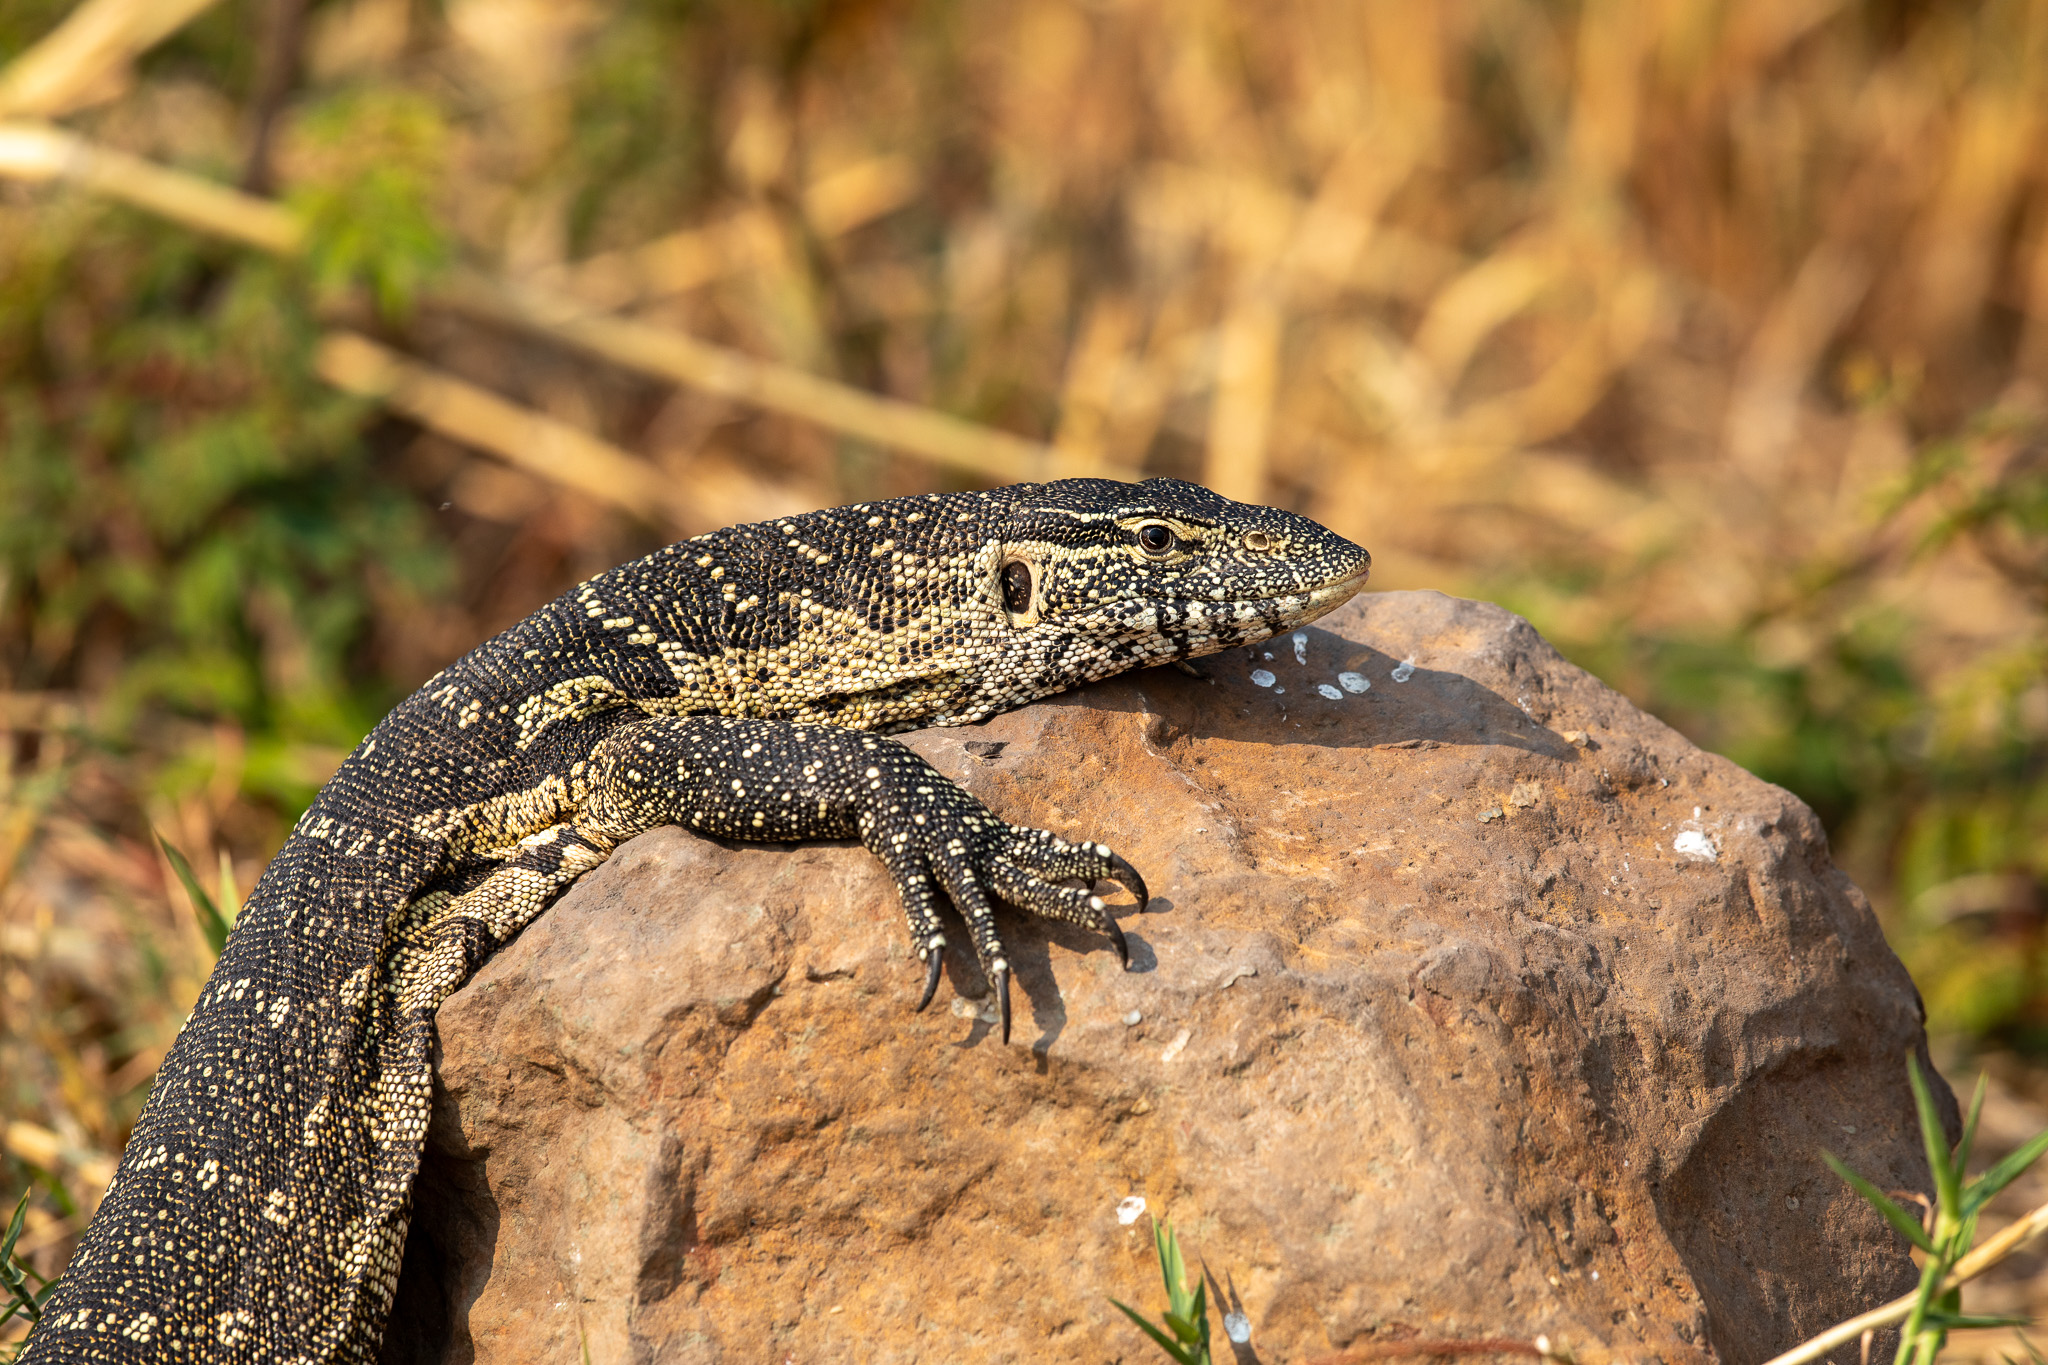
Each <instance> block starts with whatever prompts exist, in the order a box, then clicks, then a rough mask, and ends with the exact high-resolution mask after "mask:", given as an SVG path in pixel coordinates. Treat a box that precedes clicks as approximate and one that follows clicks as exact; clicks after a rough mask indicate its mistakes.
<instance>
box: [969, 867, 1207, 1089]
mask: <svg viewBox="0 0 2048 1365" xmlns="http://www.w3.org/2000/svg"><path fill="white" fill-rule="evenodd" d="M1153 905H1154V906H1155V907H1159V906H1164V907H1165V908H1168V909H1171V908H1172V907H1171V903H1170V902H1168V901H1167V900H1166V899H1165V898H1164V897H1160V898H1159V899H1157V900H1155V901H1154V902H1153ZM1111 908H1112V910H1113V911H1115V912H1119V913H1120V919H1122V920H1126V921H1127V920H1130V919H1132V918H1134V917H1135V916H1136V914H1137V910H1136V908H1135V907H1133V906H1128V905H1126V906H1120V907H1119V906H1113V907H1111ZM996 913H997V915H998V917H999V923H1000V925H1001V927H1002V934H1003V949H1004V951H1005V953H1006V954H1007V955H1008V957H1009V960H1010V989H1011V991H1012V992H1013V993H1014V994H1015V995H1019V996H1022V997H1023V1002H1024V1003H1025V1004H1028V1006H1029V1008H1028V1009H1023V1008H1017V1003H1018V1002H1016V1001H1015V1000H1014V999H1013V1001H1012V1019H1013V1023H1014V1031H1015V1033H1016V1035H1017V1036H1018V1037H1020V1038H1021V1037H1023V1036H1025V1035H1026V1034H1027V1033H1028V1032H1029V1031H1030V1030H1031V1029H1032V1028H1034V1027H1035V1028H1036V1029H1037V1030H1038V1036H1037V1037H1035V1038H1032V1039H1031V1051H1032V1053H1033V1054H1034V1055H1035V1058H1036V1061H1037V1065H1038V1069H1039V1071H1040V1072H1041V1073H1043V1072H1044V1071H1045V1069H1046V1065H1047V1063H1046V1056H1047V1054H1048V1053H1049V1052H1050V1051H1051V1050H1052V1045H1053V1044H1054V1043H1056V1042H1058V1041H1059V1037H1060V1035H1061V1034H1062V1033H1064V1032H1066V1028H1067V1006H1066V997H1065V995H1064V994H1063V993H1062V992H1061V990H1060V986H1059V981H1058V979H1057V977H1058V973H1057V972H1056V971H1055V970H1054V968H1053V961H1052V953H1051V952H1050V951H1049V948H1050V945H1052V944H1054V943H1057V944H1059V945H1060V946H1061V947H1062V948H1065V949H1067V950H1068V951H1069V952H1071V953H1073V954H1075V955H1076V956H1081V955H1085V954H1089V953H1104V952H1110V951H1112V950H1111V949H1110V947H1109V944H1108V940H1107V939H1105V938H1104V937H1103V936H1102V935H1101V934H1098V933H1095V932H1094V931H1093V930H1089V929H1084V928H1082V927H1081V926H1079V925H1075V924H1066V923H1063V922H1061V921H1059V920H1050V919H1044V918H1041V917H1039V916H1036V915H1030V914H1026V913H1024V912H1021V911H1016V910H1011V909H1007V908H1003V907H999V908H998V909H997V911H996ZM1124 933H1125V935H1126V938H1127V941H1128V942H1129V945H1130V950H1131V967H1130V970H1131V971H1133V972H1149V971H1152V970H1154V969H1156V968H1157V967H1158V965H1159V958H1158V955H1157V954H1155V953H1154V952H1153V951H1152V948H1151V945H1150V944H1148V943H1146V942H1145V941H1144V939H1142V938H1141V937H1139V936H1138V935H1137V934H1136V933H1134V932H1133V931H1132V930H1131V929H1129V928H1126V929H1125V930H1124ZM946 979H947V983H948V985H949V986H950V987H951V989H952V992H953V994H954V996H955V998H958V999H971V1000H974V1001H976V1002H978V1004H980V1005H983V1006H986V1005H989V1004H993V1003H994V1001H993V997H992V996H990V995H989V994H988V991H989V984H988V980H987V978H986V977H984V976H983V975H982V974H981V969H980V967H979V966H977V965H976V964H975V963H974V962H973V961H972V960H971V959H969V958H968V957H967V956H966V955H965V954H963V953H962V952H961V951H959V950H958V949H949V950H948V951H947V954H946ZM932 1007H933V1008H938V1003H937V1002H936V1001H934V1002H933V1006H932ZM994 1031H995V1029H994V1026H993V1025H991V1024H989V1023H987V1022H986V1021H984V1020H982V1019H980V1018H977V1019H976V1021H975V1027H974V1028H973V1029H972V1030H971V1031H970V1032H969V1033H968V1035H967V1037H966V1038H964V1039H962V1040H961V1041H960V1042H959V1043H958V1044H956V1046H959V1047H976V1046H978V1045H979V1044H980V1043H981V1041H982V1039H984V1038H986V1037H988V1036H990V1035H991V1034H992V1033H993V1032H994Z"/></svg>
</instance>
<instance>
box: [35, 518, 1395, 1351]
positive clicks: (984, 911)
mask: <svg viewBox="0 0 2048 1365" xmlns="http://www.w3.org/2000/svg"><path fill="white" fill-rule="evenodd" d="M1369 564H1370V558H1369V556H1367V555H1366V553H1365V552H1364V551H1363V550H1361V549H1359V548H1358V547H1357V546H1355V545H1353V544H1351V543H1350V542H1349V541H1346V540H1344V539H1342V538H1341V537H1338V536H1336V535H1334V534H1332V533H1330V532H1329V531H1327V530H1325V529H1323V528H1322V527H1320V526H1318V525H1316V524H1315V523H1314V522H1311V521H1308V520H1306V519H1305V518H1302V517H1298V516H1294V515H1292V514H1289V513H1285V512H1280V511H1277V510H1274V509H1271V508H1263V507H1252V506H1248V505H1244V504H1239V503H1233V502H1230V501H1228V500H1226V499H1223V498H1220V497H1218V496H1216V495H1215V494H1212V493H1210V492H1208V491H1207V490H1204V489H1202V488H1199V487H1197V486H1195V485H1192V484H1185V483H1180V482H1177V481H1174V480H1164V479H1155V480H1149V481H1147V482H1145V483H1142V484H1135V485H1133V484H1121V483H1111V482H1107V481H1103V480H1092V479H1075V480H1065V481H1061V482H1056V483H1050V484H1024V485H1018V486H1015V487H1011V488H1002V489H996V490H992V491H990V492H985V493H964V494H945V495H931V496H926V497H918V498H902V499H894V500H890V501H887V502H877V503H866V504H859V505H855V506H850V507H842V508H836V509H832V510H829V511H823V512H816V513H810V514H807V515H804V516H798V517H791V518H787V519H784V520H781V521H776V522H763V523H759V524H756V525H751V526H737V527H730V528H727V529H725V530H721V531H715V532H712V533H710V534H708V535H704V536H699V537H697V538H695V539H693V540H688V541H682V542H679V543H677V544H674V545H670V546H668V547H666V548H665V549H663V550H660V551H657V552H656V553H654V554H652V555H650V556H648V557H646V558H645V559H641V560H636V561H634V562H633V563H630V564H627V565H624V566H622V567H620V568H617V569H614V570H612V571H610V572H608V573H605V574H602V575H600V576H598V577H596V578H593V579H591V580H589V581H588V582H586V583H584V584H582V585H580V586H579V587H576V588H574V589H572V590H570V591H569V592H567V593H565V594H563V596H561V597H560V598H558V599H557V600H556V601H554V602H553V603H550V604H549V605H548V606H547V607H545V608H543V609H542V610H540V611H538V612H536V613H535V614H534V615H532V616H530V617H528V618H527V619H526V620H524V621H522V622H520V623H519V624H518V625H516V626H514V627H512V628H511V629H510V630H508V631H506V632H504V633H503V634H501V635H499V636H497V637H495V638H494V639H492V640H490V641H488V642H486V643H485V644H484V645H482V646H480V647H478V648H477V649H476V650H474V651H473V652H471V653H470V654H468V655H466V656H465V657H464V658H462V659H461V660H459V661H457V662H456V663H454V664H452V665H450V666H449V667H448V668H446V669H444V670H443V671H442V672H441V673H439V674H437V675H436V676H435V677H433V678H432V679H430V680H428V682H427V683H426V684H425V685H424V686H423V687H421V688H420V689H419V691H417V692H416V693H414V694H413V695H412V696H411V697H410V698H408V699H407V700H406V701H405V702H403V703H401V704H400V705H399V706H398V707H397V708H396V709H394V710H393V711H392V712H391V714H390V715H389V716H387V717H385V719H384V720H383V721H382V722H380V723H379V724H378V726H377V727H376V729H375V730H373V731H372V732H371V734H370V735H369V737H368V738H366V739H365V740H364V741H363V743H362V744H361V745H360V746H358V748H357V749H356V751H355V752H354V753H353V754H351V755H350V756H349V758H348V759H347V761H345V762H344V763H343V764H342V766H341V768H340V769H339V770H338V771H337V772H336V774H335V776H334V777H333V779H332V780H331V781H330V782H329V783H328V784H327V786H326V787H325V788H323V789H322V791H321V792H320V794H319V795H318V797H316V798H315V800H314V802H313V804H312V806H311V807H310V808H309V809H308V810H307V811H306V813H305V815H304V816H303V817H302V818H301V819H300V821H299V822H298V825H297V826H296V828H295V829H294V830H293V832H292V834H291V837H290V838H289V839H288V840H287V841H286V843H285V845H284V847H283V848H282V849H281V850H280V851H279V853H278V855H277V856H276V857H275V858H274V859H273V860H272V861H271V863H270V865H269V867H268V868H267V869H266V870H265V872H264V874H263V876H262V878H261V879H260V880H259V881H258V883H257V885H256V887H255V889H254V891H253V892H252V893H251V895H250V898H249V901H248V904H247V905H246V906H245V908H244V910H243V912H242V915H241V918H240V919H239V921H238V922H237V924H236V926H235V929H234V931H233V933H232V934H231V935H230V936H229V938H228V942H227V945H226V947H225V949H224V950H223V952H222V954H221V957H220V961H219V962H218V963H217V964H216V966H215V968H214V971H213V974H212V975H211V977H210V978H209V979H208V981H207V983H206V985H205V987H204V988H203V989H202V991H201V993H200V997H199V1000H198V1002H197V1004H196V1005H195V1006H194V1008H193V1011H192V1015H191V1017H190V1019H189V1020H188V1021H187V1022H186V1025H185V1027H184V1028H183V1030H182V1031H181V1032H180V1034H179V1036H178V1039H177V1041H176V1042H175V1044H174V1045H173V1046H172V1048H171V1050H170V1052H169V1054H168V1055H167V1057H166V1059H165V1061H164V1064H163V1066H162V1068H161V1069H160V1070H159V1072H158V1075H157V1080H156V1082H155V1085H154V1086H153V1088H152V1090H151V1093H150V1096H149V1100H148V1103H147V1104H146V1105H145V1107H144V1110H143V1113H142V1116H141V1118H140V1120H139V1121H138V1122H137V1125H136V1128H135V1131H134V1134H133V1136H132V1137H131V1139H130V1141H129V1144H128V1147H127V1150H126V1151H125V1153H124V1154H123V1156H122V1160H121V1164H120V1167H119V1169H118V1171H117V1173H116V1175H115V1178H114V1181H113V1184H112V1186H111V1187H110V1188H109V1190H108V1192H107V1195H106V1198H105V1200H104V1201H103V1202H102V1204H101V1205H100V1208H99V1211H98V1213H97V1214H96V1215H95V1217H94V1220H93V1222H92V1224H91V1226H90V1227H89V1228H88V1230H87V1232H86V1234H85V1237H84V1239H83V1240H82V1241H81V1243H80V1246H79V1249H78V1252H77V1254H76V1255H75V1256H74V1257H73V1259H72V1262H71V1265H70V1266H69V1267H68V1268H67V1270H66V1272H65V1275H64V1279H63V1282H62V1284H61V1286H60V1288H59V1290H58V1293H57V1294H56V1296H55V1297H54V1298H53V1299H52V1300H51V1302H50V1303H49V1304H48V1305H47V1306H46V1308H45V1310H44V1313H43V1317H42V1320H41V1322H40V1323H39V1325H38V1326H37V1328H36V1330H35V1332H34V1333H33V1334H32V1335H31V1337H30V1339H29V1342H28V1345H27V1349H26V1351H25V1353H24V1355H23V1357H22V1359H23V1361H24V1362H25V1365H42V1363H43V1362H52V1361H280V1362H309V1363H310V1362H323V1363H324V1362H329V1361H369V1360H373V1359H374V1358H375V1357H376V1353H377V1348H378V1344H379V1341H380V1339H381V1336H382V1332H383V1325H384V1320H385V1317H386V1315H387V1313H388V1311H389V1309H390V1304H391V1298H392V1293H393V1290H394V1288H395V1286H396V1283H397V1277H398V1269H399V1262H400V1257H401V1254H402V1252H403V1249H404V1244H405V1234H406V1224H407V1218H408V1214H409V1211H410V1200H411V1189H412V1182H413V1177H414V1175H415V1173H416V1171H417V1168H418V1164H419V1158H420V1151H421V1146H422V1143H423V1141H424V1138H425V1135H426V1126H427V1119H428V1112H429V1105H430V1100H431V1094H432V1083H433V1073H432V1053H431V1049H432V1039H433V1019H434V1011H435V1009H436V1008H437V1007H438V1005H439V1004H440V1002H441V1001H442V1000H443V999H445V998H446V997H447V996H448V994H449V993H450V992H452V991H454V990H455V989H456V988H458V987H459V986H461V985H462V983H463V982H465V981H466V980H468V979H469V977H470V975H471V974H472V973H473V972H474V971H475V970H476V969H477V967H478V966H480V965H481V964H482V963H483V962H484V961H485V959H487V958H488V957H489V956H490V954H491V953H492V952H494V951H495V950H496V949H497V948H498V947H499V946H500V945H501V944H503V943H504V942H506V941H507V940H508V939H510V938H511V937H512V936H513V935H514V934H516V933H517V932H518V931H519V929H520V928H521V927H522V926H524V925H525V924H527V923H528V922H530V921H531V920H532V918H533V917H534V916H535V915H537V914H539V913H540V912H541V911H542V910H543V909H545V908H546V907H547V905H548V904H550V903H551V902H552V901H553V900H554V899H555V898H557V897H558V896H559V895H560V894H561V893H562V892H563V891H564V890H565V889H566V888H567V887H568V885H569V884H570V883H571V882H573V881H574V880H575V879H576V877H578V876H580V875H581V874H582V873H584V872H586V871H588V870H589V869H590V868H592V867H595V866H597V865H598V864H599V863H600V862H602V861H603V860H604V859H605V858H606V857H607V856H608V855H609V854H610V853H611V851H612V850H613V849H614V848H615V847H617V845H618V844H620V843H622V842H623V841H624V840H626V839H629V838H631V837H633V836H634V835H635V834H638V833H640V832H642V831H644V830H647V829H651V828H654V827H656V826H659V825H662V824H667V823H676V824H681V825H684V826H686V827H688V828H690V829H694V830H697V831H699V832H701V833H705V834H711V835H716V836H720V837H726V838H736V839H755V840H769V841H791V840H804V839H820V838H849V837H855V838H859V839H860V840H861V841H862V842H863V843H865V844H866V845H867V847H868V848H869V849H871V850H872V851H874V852H875V854H876V855H877V856H878V857H880V858H881V860H882V862H883V863H884V865H885V866H886V867H887V868H888V870H889V872H890V873H891V875H892V877H893V879H894V880H895V881H896V883H897V885H898V888H899V890H900V891H901V894H902V897H903V901H904V907H905V911H906V916H907V919H908V923H909V928H910V932H911V936H912V941H913V943H914V945H915V947H916V949H917V952H918V956H919V957H920V959H922V960H923V962H924V963H925V966H926V981H925V989H924V995H923V998H922V1000H921V1001H920V1002H919V1005H918V1008H920V1009H922V1008H923V1007H924V1005H925V1004H927V1003H929V1001H930V1000H931V997H932V993H933V991H934V990H935V988H936V986H937V983H938V979H939V967H940V960H941V956H942V953H943V951H944V948H945V945H946V942H947V938H946V930H945V927H944V926H945V920H944V918H943V913H944V911H945V908H946V907H947V906H948V905H949V904H950V905H951V906H952V907H953V908H955V909H957V910H958V911H959V913H960V915H961V917H962V919H964V921H965V923H966V927H967V931H968V940H969V945H970V947H971V948H972V949H973V951H974V953H975V955H976V957H977V958H978V959H979V961H980V963H981V965H982V968H983V970H984V971H985V972H986V973H987V974H988V976H989V978H990V980H991V981H992V983H993V984H994V985H995V986H996V988H997V994H998V1000H999V1003H1000V1005H1001V1010H1002V1022H1003V1034H1004V1037H1005V1039H1007V1037H1008V1033H1009V967H1008V964H1007V961H1006V960H1005V958H1004V956H1003V947H1002V943H1001V939H1000V937H999V935H998V934H997V931H996V926H995V919H994V915H993V913H992V911H991V903H992V901H993V900H997V899H999V900H1002V901H1005V902H1008V903H1009V904H1011V905H1013V906H1016V907H1018V908H1021V909H1024V910H1027V911H1030V912H1032V913H1035V914H1040V915H1046V916H1051V917H1054V918H1059V919H1064V920H1068V921H1071V922H1074V923H1078V924H1081V925H1084V926H1087V927H1090V928H1093V929H1097V930H1099V931H1101V932H1103V933H1105V934H1108V935H1109V936H1110V937H1111V940H1112V942H1113V943H1114V945H1115V947H1116V948H1117V950H1118V952H1119V954H1120V955H1121V954H1122V953H1123V940H1122V935H1121V933H1120V932H1119V931H1118V930H1117V927H1116V923H1115V921H1114V920H1113V919H1111V918H1110V916H1109V915H1108V914H1107V912H1106V911H1105V910H1104V908H1103V902H1102V900H1101V899H1100V898H1099V897H1097V896H1095V895H1094V894H1093V893H1092V891H1091V890H1090V889H1089V887H1090V884H1092V883H1093V882H1095V881H1097V880H1103V879H1115V880H1119V881H1122V882H1124V883H1125V884H1126V885H1127V886H1129V887H1130V888H1131V889H1132V891H1133V892H1134V893H1135V894H1136V895H1138V897H1139V898H1140V900H1141V901H1142V900H1143V898H1144V895H1145V892H1144V884H1143V882H1142V880H1141V879H1139V877H1138V876H1137V874H1136V872H1135V870H1134V869H1132V868H1131V867H1130V866H1129V864H1127V863H1125V862H1124V861H1123V860H1122V859H1121V858H1119V857H1117V856H1116V855H1115V854H1113V853H1112V852H1111V851H1110V850H1109V848H1107V847H1106V846H1104V845H1102V844H1099V843H1093V842H1079V843H1076V842H1070V841H1068V840H1066V839H1063V838H1061V837H1059V836H1058V835H1055V834H1051V833H1048V832H1046V831H1042V830H1033V829H1024V828H1020V827H1016V826H1012V825H1009V824H1007V823H1006V822H1004V821H1003V820H1001V819H1000V818H998V817H996V816H995V815H993V814H991V813H990V812H989V811H988V810H987V809H986V808H985V807H983V806H982V805H981V804H980V803H979V802H977V801H976V800H974V798H972V797H970V796H968V795H967V794H966V793H965V792H964V791H962V790H961V789H960V788H959V787H957V786H955V785H954V784H953V783H952V782H950V781H948V780H947V779H946V778H944V777H942V776H941V775H940V774H938V773H937V772H936V771H934V770H933V769H932V768H930V767H929V766H928V765H927V764H925V762H924V761H923V760H922V759H920V758H918V757H917V756H916V755H915V754H914V753H912V752H911V751H910V750H909V749H907V748H905V747H904V746H903V745H901V744H900V743H898V742H896V741H894V740H891V739H888V738H886V737H885V736H886V735H887V734H888V733H889V732H891V731H901V730H908V729H913V728H917V727H919V726H925V725H961V724H968V723H971V722H974V721H977V720H981V719H983V718H985V717H987V716H989V715H991V714H994V713H996V712H998V711H1002V710H1007V709H1009V708H1012V707H1016V706H1021V705H1023V704H1024V703H1026V702H1029V701H1032V700H1034V699H1036V698H1038V697H1042V696H1045V695H1047V694H1049V693H1052V692H1056V691H1059V690H1061V689H1063V688H1066V687H1071V686H1074V685H1075V684H1077V683H1081V682H1085V681H1089V680H1091V679H1095V678H1100V677H1105V676H1108V675H1110V674H1113V673H1117V672H1121V671H1123V670H1125V669H1129V668H1135V667H1140V666H1144V665H1147V664H1151V663H1158V662H1166V661H1169V660H1181V659H1186V658H1191V657H1195V656H1198V655H1202V654H1208V653H1213V652H1215V651H1217V650H1220V649H1224V648H1227V647H1229V646H1231V645H1235V644H1244V643H1251V642H1254V641H1257V640H1262V639H1265V638H1267V637H1269V636H1271V635H1273V634H1274V633H1276V632H1278V631H1280V630H1284V629H1287V628H1290V627H1292V626H1294V625H1297V624H1299V623H1301V622H1303V621H1307V620H1310V619H1313V618H1314V617H1316V616H1320V615H1322V614H1323V613H1324V612H1326V611H1329V610H1331V609H1332V608H1334V607H1336V606H1337V605H1339V604H1340V603H1341V602H1343V601H1344V600H1346V599H1347V598H1349V597H1350V596H1351V595H1352V594H1353V593H1355V592H1357V591H1358V589H1359V588H1360V587H1362V586H1363V584H1364V580H1365V573H1366V570H1367V567H1368V566H1369ZM1076 883H1078V884H1079V885H1078V886H1077V885H1075V884H1076Z"/></svg>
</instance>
